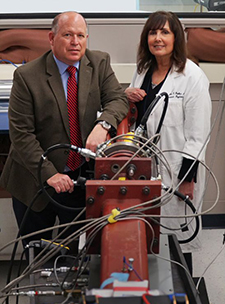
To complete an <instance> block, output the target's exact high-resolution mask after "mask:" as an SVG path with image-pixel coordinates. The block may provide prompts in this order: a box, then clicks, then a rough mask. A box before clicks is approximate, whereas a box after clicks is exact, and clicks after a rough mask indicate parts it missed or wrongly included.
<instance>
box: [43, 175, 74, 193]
mask: <svg viewBox="0 0 225 304" xmlns="http://www.w3.org/2000/svg"><path fill="white" fill-rule="evenodd" d="M47 183H48V185H49V186H51V187H53V188H54V189H55V191H56V192H57V193H60V192H67V191H68V192H69V193H71V192H73V190H74V183H73V181H72V179H71V178H70V177H69V176H68V175H66V174H61V173H56V174H55V175H53V176H52V177H50V178H49V179H48V180H47Z"/></svg>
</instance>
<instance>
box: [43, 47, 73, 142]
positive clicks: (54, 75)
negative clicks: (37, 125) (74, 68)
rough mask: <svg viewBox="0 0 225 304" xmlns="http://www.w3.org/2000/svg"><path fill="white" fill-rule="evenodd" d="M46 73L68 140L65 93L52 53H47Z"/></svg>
mask: <svg viewBox="0 0 225 304" xmlns="http://www.w3.org/2000/svg"><path fill="white" fill-rule="evenodd" d="M46 71H47V73H48V74H49V78H48V83H49V85H50V87H51V89H52V93H53V94H54V96H55V99H56V101H57V103H58V105H59V110H60V112H61V116H62V121H63V124H64V127H65V131H66V133H67V135H68V138H70V134H69V118H68V111H67V105H66V97H65V92H64V89H63V85H62V80H61V76H60V74H59V70H58V67H57V65H56V63H55V60H54V58H53V55H52V52H50V53H49V55H48V57H47V60H46Z"/></svg>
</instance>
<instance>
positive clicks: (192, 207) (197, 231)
mask: <svg viewBox="0 0 225 304" xmlns="http://www.w3.org/2000/svg"><path fill="white" fill-rule="evenodd" d="M163 189H164V190H166V191H167V190H169V188H168V187H166V186H164V187H163ZM169 192H170V193H172V192H173V193H174V195H176V196H177V197H179V198H181V199H182V200H183V201H184V202H185V204H187V205H188V207H189V208H191V210H192V211H193V213H194V214H197V211H196V209H195V207H194V205H193V204H192V202H191V201H190V200H189V198H188V197H187V196H185V195H184V194H182V193H180V192H179V191H177V190H175V191H173V190H170V191H169ZM195 221H196V227H195V231H194V233H193V234H192V235H191V236H190V237H189V238H188V239H186V240H178V242H179V244H186V243H189V242H191V241H192V240H193V239H194V238H195V237H196V236H197V234H198V233H199V229H200V221H199V217H198V216H195ZM165 228H166V227H165Z"/></svg>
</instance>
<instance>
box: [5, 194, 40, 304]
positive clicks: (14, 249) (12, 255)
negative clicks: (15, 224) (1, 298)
mask: <svg viewBox="0 0 225 304" xmlns="http://www.w3.org/2000/svg"><path fill="white" fill-rule="evenodd" d="M41 193H42V189H40V190H39V191H38V192H37V193H36V195H35V196H34V198H33V199H32V201H31V203H30V205H29V206H28V207H27V210H26V212H25V214H24V216H23V219H22V222H21V224H20V227H19V231H18V233H17V237H16V238H19V237H20V235H21V234H22V232H23V228H24V225H25V223H26V220H27V217H28V214H29V212H30V210H31V208H32V206H33V204H34V203H35V201H36V199H37V198H38V196H39V195H40V194H41ZM17 247H18V242H16V243H15V244H14V247H13V251H12V254H11V258H10V265H9V270H8V274H7V280H6V285H7V284H8V283H9V282H10V280H11V275H12V269H13V264H14V261H15V255H16V251H17ZM8 300H9V299H8V297H7V298H6V300H5V301H6V304H8V303H9V301H8Z"/></svg>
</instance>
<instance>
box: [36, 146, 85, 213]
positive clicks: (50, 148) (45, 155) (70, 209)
mask: <svg viewBox="0 0 225 304" xmlns="http://www.w3.org/2000/svg"><path fill="white" fill-rule="evenodd" d="M58 149H70V150H73V151H75V152H78V153H79V151H80V149H81V148H78V147H76V146H72V145H70V144H57V145H54V146H51V147H49V148H48V149H47V150H46V151H45V152H44V153H43V154H42V156H41V158H40V161H39V163H38V181H39V186H40V187H41V190H42V191H43V193H44V194H45V195H46V196H47V198H48V199H49V200H50V202H51V203H53V204H54V205H55V206H57V207H59V208H61V209H64V210H68V211H80V210H82V209H83V208H73V207H68V206H64V205H61V204H60V203H58V202H57V201H56V200H54V199H53V198H52V196H51V195H50V194H49V193H48V191H46V189H45V187H44V184H43V182H42V177H41V167H42V164H43V162H44V160H45V159H46V157H47V155H48V154H49V153H50V152H52V151H54V150H58Z"/></svg>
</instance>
